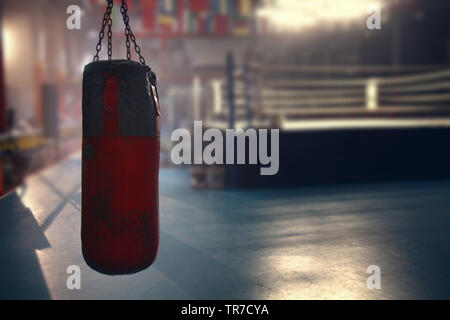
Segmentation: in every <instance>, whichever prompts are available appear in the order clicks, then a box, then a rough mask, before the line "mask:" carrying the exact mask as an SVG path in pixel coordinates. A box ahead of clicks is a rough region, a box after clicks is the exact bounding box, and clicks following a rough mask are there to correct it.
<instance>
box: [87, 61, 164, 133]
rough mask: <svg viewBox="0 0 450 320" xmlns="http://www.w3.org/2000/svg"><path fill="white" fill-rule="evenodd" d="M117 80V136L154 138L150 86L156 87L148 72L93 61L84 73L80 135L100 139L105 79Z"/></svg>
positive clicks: (124, 63)
mask: <svg viewBox="0 0 450 320" xmlns="http://www.w3.org/2000/svg"><path fill="white" fill-rule="evenodd" d="M107 74H110V75H112V76H114V77H116V78H117V79H118V84H119V88H118V112H119V115H118V116H119V123H118V124H119V135H126V136H157V135H158V133H157V125H156V116H157V115H156V113H155V106H154V105H153V100H152V98H151V89H150V83H151V84H153V85H154V86H156V76H155V74H154V73H153V72H152V71H151V69H150V68H149V67H148V66H146V65H143V64H141V63H139V62H135V61H131V60H106V61H94V62H91V63H89V64H87V65H86V66H85V67H84V72H83V135H84V136H100V135H102V108H103V91H104V88H105V76H106V75H107Z"/></svg>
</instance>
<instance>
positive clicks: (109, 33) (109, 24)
mask: <svg viewBox="0 0 450 320" xmlns="http://www.w3.org/2000/svg"><path fill="white" fill-rule="evenodd" d="M111 29H112V19H111V15H109V19H108V60H111V59H112V30H111Z"/></svg>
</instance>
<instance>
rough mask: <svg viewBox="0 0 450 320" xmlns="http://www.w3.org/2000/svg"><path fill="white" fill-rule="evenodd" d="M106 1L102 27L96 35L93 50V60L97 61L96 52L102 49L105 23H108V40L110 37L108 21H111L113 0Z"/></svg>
mask: <svg viewBox="0 0 450 320" xmlns="http://www.w3.org/2000/svg"><path fill="white" fill-rule="evenodd" d="M107 1H108V6H107V7H106V12H105V14H104V15H103V21H102V28H101V31H100V34H99V35H98V43H97V46H96V47H95V50H96V51H97V52H96V54H95V56H94V61H98V54H99V53H100V50H102V41H103V38H104V36H105V27H106V24H108V29H109V30H108V40H109V39H110V28H111V27H110V22H112V21H111V11H112V7H113V5H114V4H113V0H107ZM108 55H109V44H108Z"/></svg>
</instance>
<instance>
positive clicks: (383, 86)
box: [204, 55, 450, 187]
mask: <svg viewBox="0 0 450 320" xmlns="http://www.w3.org/2000/svg"><path fill="white" fill-rule="evenodd" d="M208 86H209V88H210V90H209V92H210V94H209V99H208V100H207V101H208V102H207V104H206V107H205V108H204V109H205V110H204V114H205V116H204V118H205V119H207V120H206V121H204V126H205V127H211V128H220V129H222V130H224V129H226V128H241V129H246V128H250V127H251V128H276V129H280V159H282V162H281V164H280V165H281V167H280V173H279V174H278V176H277V177H272V178H266V179H261V178H260V177H258V175H257V171H256V170H254V168H252V166H234V167H229V166H228V167H227V169H230V170H232V171H236V172H235V173H232V174H231V177H230V176H228V178H227V185H228V186H238V187H239V186H252V187H253V186H261V185H274V184H275V185H285V184H289V185H298V184H303V183H306V184H310V183H324V182H327V183H328V182H331V183H340V182H358V181H359V182H363V181H386V180H404V179H413V180H414V179H424V178H425V179H440V178H445V179H447V178H449V177H450V170H449V168H448V165H447V163H449V162H450V153H449V152H448V151H447V148H446V147H445V145H446V141H447V140H448V138H450V135H449V133H450V67H449V66H432V65H429V66H402V67H400V66H398V67H391V66H387V67H386V66H303V65H286V64H279V63H278V64H274V63H271V64H269V63H262V62H255V61H252V60H248V61H244V63H243V64H242V65H237V64H236V63H235V61H234V58H233V56H232V55H229V56H228V57H227V69H226V72H225V74H224V76H223V77H222V78H216V79H212V80H211V81H210V83H209V84H208ZM283 167H284V169H283ZM233 177H237V180H236V178H233Z"/></svg>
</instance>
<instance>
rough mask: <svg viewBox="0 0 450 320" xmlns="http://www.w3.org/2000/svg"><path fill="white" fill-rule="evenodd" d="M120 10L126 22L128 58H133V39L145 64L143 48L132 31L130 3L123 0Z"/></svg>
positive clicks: (140, 58) (140, 59)
mask: <svg viewBox="0 0 450 320" xmlns="http://www.w3.org/2000/svg"><path fill="white" fill-rule="evenodd" d="M120 12H121V13H122V17H123V23H124V24H125V37H126V45H127V59H128V60H131V53H130V40H131V42H133V44H134V50H135V51H136V53H137V54H138V56H139V62H140V63H142V64H143V65H144V66H145V59H144V57H143V56H142V54H141V48H140V47H139V46H138V44H137V43H136V38H135V36H134V34H133V31H131V27H130V18H129V17H128V5H127V3H126V0H122V6H121V7H120Z"/></svg>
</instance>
